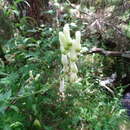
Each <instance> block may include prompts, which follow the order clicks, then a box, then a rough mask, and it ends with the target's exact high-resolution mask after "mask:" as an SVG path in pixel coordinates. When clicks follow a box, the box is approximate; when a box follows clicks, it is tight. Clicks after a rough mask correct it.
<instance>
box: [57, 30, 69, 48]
mask: <svg viewBox="0 0 130 130" xmlns="http://www.w3.org/2000/svg"><path fill="white" fill-rule="evenodd" d="M59 40H60V46H62V47H64V48H66V47H67V41H66V38H65V35H64V33H63V32H59Z"/></svg>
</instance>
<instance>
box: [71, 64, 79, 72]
mask: <svg viewBox="0 0 130 130" xmlns="http://www.w3.org/2000/svg"><path fill="white" fill-rule="evenodd" d="M70 71H71V72H74V73H78V68H77V65H76V63H75V62H71V63H70Z"/></svg>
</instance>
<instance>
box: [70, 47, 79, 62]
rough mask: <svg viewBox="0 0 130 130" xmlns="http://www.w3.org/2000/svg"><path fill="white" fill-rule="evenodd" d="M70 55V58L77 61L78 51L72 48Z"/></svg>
mask: <svg viewBox="0 0 130 130" xmlns="http://www.w3.org/2000/svg"><path fill="white" fill-rule="evenodd" d="M69 57H70V60H71V61H72V62H76V61H77V53H76V52H75V50H73V49H72V50H71V51H70V55H69Z"/></svg>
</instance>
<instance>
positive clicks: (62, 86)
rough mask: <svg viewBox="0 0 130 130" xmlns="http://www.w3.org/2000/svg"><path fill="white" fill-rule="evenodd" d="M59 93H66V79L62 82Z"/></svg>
mask: <svg viewBox="0 0 130 130" xmlns="http://www.w3.org/2000/svg"><path fill="white" fill-rule="evenodd" d="M59 91H60V92H61V93H62V92H64V91H65V83H64V79H62V80H61V81H60V88H59Z"/></svg>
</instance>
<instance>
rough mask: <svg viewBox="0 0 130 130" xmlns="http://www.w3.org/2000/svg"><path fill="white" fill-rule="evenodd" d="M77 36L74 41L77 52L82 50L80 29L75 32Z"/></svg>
mask: <svg viewBox="0 0 130 130" xmlns="http://www.w3.org/2000/svg"><path fill="white" fill-rule="evenodd" d="M75 37H76V40H75V41H74V42H75V44H74V45H75V50H76V52H80V50H81V43H80V41H81V33H80V31H77V32H76V33H75Z"/></svg>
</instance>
